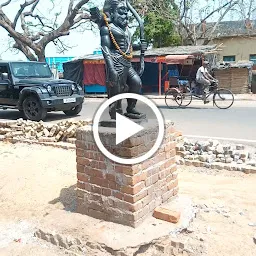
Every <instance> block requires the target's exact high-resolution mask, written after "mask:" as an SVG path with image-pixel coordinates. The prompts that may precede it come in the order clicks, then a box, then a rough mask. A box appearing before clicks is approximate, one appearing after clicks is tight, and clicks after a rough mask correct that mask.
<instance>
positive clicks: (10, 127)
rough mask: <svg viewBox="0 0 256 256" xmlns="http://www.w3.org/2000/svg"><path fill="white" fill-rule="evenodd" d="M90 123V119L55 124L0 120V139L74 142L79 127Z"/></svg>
mask: <svg viewBox="0 0 256 256" xmlns="http://www.w3.org/2000/svg"><path fill="white" fill-rule="evenodd" d="M89 123H91V121H90V120H83V121H81V120H80V121H74V120H65V121H61V122H58V123H56V124H49V123H44V122H43V121H40V122H33V121H30V120H23V119H18V120H17V121H9V122H0V140H11V139H20V140H22V139H27V140H37V141H39V142H59V141H63V142H69V143H75V140H76V139H75V138H76V131H77V129H78V128H79V127H82V126H85V125H87V124H89Z"/></svg>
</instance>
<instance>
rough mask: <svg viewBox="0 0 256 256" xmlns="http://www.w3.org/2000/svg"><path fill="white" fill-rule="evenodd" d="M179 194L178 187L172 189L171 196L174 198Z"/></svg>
mask: <svg viewBox="0 0 256 256" xmlns="http://www.w3.org/2000/svg"><path fill="white" fill-rule="evenodd" d="M178 192H179V187H176V188H174V189H173V195H174V196H176V195H177V194H178Z"/></svg>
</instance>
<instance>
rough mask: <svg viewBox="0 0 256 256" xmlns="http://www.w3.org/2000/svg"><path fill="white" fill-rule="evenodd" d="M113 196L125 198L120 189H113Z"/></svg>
mask: <svg viewBox="0 0 256 256" xmlns="http://www.w3.org/2000/svg"><path fill="white" fill-rule="evenodd" d="M113 196H114V197H116V198H118V199H120V200H123V199H124V194H123V193H121V192H119V191H113Z"/></svg>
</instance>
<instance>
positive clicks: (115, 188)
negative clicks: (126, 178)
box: [108, 181, 121, 191]
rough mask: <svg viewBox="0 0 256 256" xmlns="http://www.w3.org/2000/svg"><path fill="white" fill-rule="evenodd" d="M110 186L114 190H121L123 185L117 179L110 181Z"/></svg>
mask: <svg viewBox="0 0 256 256" xmlns="http://www.w3.org/2000/svg"><path fill="white" fill-rule="evenodd" d="M108 187H109V188H111V189H113V190H119V191H120V190H121V186H120V185H119V184H117V183H116V182H115V181H108Z"/></svg>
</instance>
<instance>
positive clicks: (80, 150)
mask: <svg viewBox="0 0 256 256" xmlns="http://www.w3.org/2000/svg"><path fill="white" fill-rule="evenodd" d="M76 156H78V157H83V156H84V150H83V149H81V148H76Z"/></svg>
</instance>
